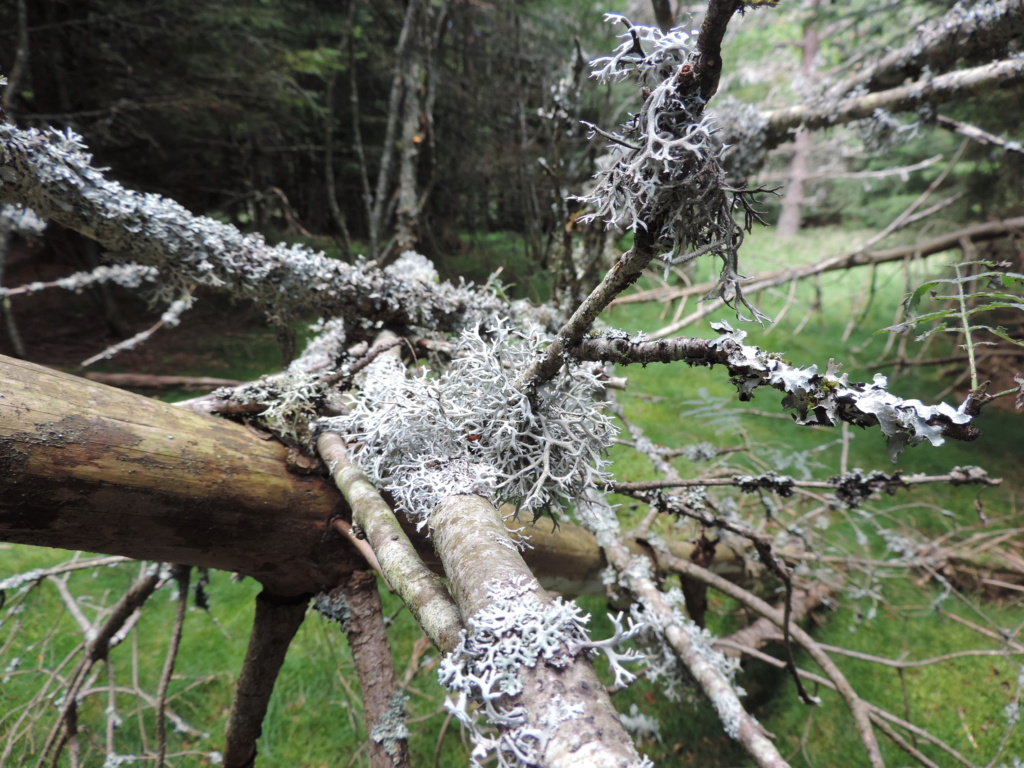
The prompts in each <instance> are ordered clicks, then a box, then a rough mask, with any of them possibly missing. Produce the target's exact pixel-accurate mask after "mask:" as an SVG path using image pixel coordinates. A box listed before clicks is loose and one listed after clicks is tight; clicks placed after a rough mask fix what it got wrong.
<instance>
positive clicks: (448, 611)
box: [317, 432, 463, 653]
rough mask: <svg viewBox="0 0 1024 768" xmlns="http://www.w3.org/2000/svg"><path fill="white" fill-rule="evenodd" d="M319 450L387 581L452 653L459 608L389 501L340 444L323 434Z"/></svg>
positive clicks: (438, 642)
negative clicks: (398, 518) (403, 526)
mask: <svg viewBox="0 0 1024 768" xmlns="http://www.w3.org/2000/svg"><path fill="white" fill-rule="evenodd" d="M317 450H318V451H319V452H320V455H321V456H322V457H323V460H324V462H325V463H326V464H327V466H328V467H330V470H331V476H332V477H333V478H334V482H335V483H337V485H338V488H339V489H340V490H341V492H342V494H343V495H344V496H345V499H346V500H347V501H348V503H349V505H350V506H351V507H352V521H353V522H354V523H355V524H356V525H357V526H359V528H360V529H361V531H362V533H363V535H364V536H365V537H366V540H367V541H368V543H369V544H370V547H372V548H373V551H374V553H375V554H376V555H377V560H378V561H379V562H380V567H381V570H382V572H383V573H384V576H385V578H386V579H387V580H388V583H389V584H391V585H392V587H393V588H394V589H395V590H397V592H398V595H399V597H401V598H402V602H404V603H405V604H406V605H407V606H408V607H409V610H410V611H412V614H413V616H415V617H416V621H417V622H419V624H420V626H421V627H423V629H424V631H425V632H426V633H427V636H428V637H430V639H431V641H432V642H433V643H434V645H435V646H436V647H437V648H438V649H440V650H441V651H444V652H446V653H447V652H448V651H451V650H452V649H453V648H454V647H455V645H456V643H457V642H458V635H459V632H460V631H461V630H462V628H463V624H462V618H461V617H460V616H459V611H458V608H456V606H455V603H453V602H452V598H451V596H450V595H449V594H448V590H447V589H445V587H444V584H442V583H441V579H440V578H438V577H437V575H436V574H434V573H432V572H431V571H430V570H429V569H428V568H427V567H426V566H425V565H424V564H423V561H422V560H420V557H419V555H418V554H417V553H416V550H415V548H413V546H412V542H410V541H409V537H408V536H407V535H406V533H405V531H404V530H402V526H401V525H399V523H398V520H397V519H396V518H395V515H394V513H393V512H392V511H391V508H390V507H389V506H388V504H387V502H386V501H384V499H382V498H381V496H380V494H379V493H378V492H377V489H376V488H374V487H373V485H371V484H370V481H369V480H367V479H366V476H365V475H364V474H363V473H362V472H361V471H360V470H359V469H358V467H356V466H355V465H354V464H353V463H352V461H351V459H350V458H349V456H348V449H347V448H346V446H345V443H344V441H343V440H342V439H341V437H339V436H338V435H336V434H333V433H331V432H324V433H322V434H321V435H320V436H319V437H318V438H317Z"/></svg>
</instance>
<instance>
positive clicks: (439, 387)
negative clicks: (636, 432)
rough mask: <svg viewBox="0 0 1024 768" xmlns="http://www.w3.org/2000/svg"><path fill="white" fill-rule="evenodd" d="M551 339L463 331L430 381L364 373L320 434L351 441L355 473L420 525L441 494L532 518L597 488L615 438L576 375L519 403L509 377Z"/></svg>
mask: <svg viewBox="0 0 1024 768" xmlns="http://www.w3.org/2000/svg"><path fill="white" fill-rule="evenodd" d="M549 340H550V337H549V336H547V335H546V334H545V333H544V332H543V331H542V330H540V329H539V328H537V327H532V328H529V329H528V330H526V331H518V330H514V329H512V328H510V327H509V325H508V324H507V323H504V322H498V323H495V324H493V325H490V326H487V327H486V328H478V329H473V330H467V331H465V332H464V333H463V334H462V336H461V337H460V339H459V341H458V344H457V345H456V349H455V351H454V360H453V362H452V364H451V366H450V367H449V368H447V369H446V370H445V371H444V372H443V373H441V374H440V375H435V374H434V373H433V372H432V371H428V370H426V369H420V370H418V371H415V372H413V373H412V374H411V375H410V374H407V372H406V370H405V368H404V366H402V365H401V364H400V363H399V362H398V361H397V360H394V359H392V358H381V359H378V360H376V361H374V362H373V363H372V364H371V365H370V366H368V368H367V371H366V376H365V379H364V381H363V383H362V390H361V392H360V394H359V395H357V396H353V397H352V400H351V410H350V412H349V413H348V414H347V415H345V416H342V417H337V418H334V419H326V420H323V421H322V422H321V425H320V427H321V428H324V429H331V430H336V431H340V432H342V433H344V434H345V435H346V440H348V441H349V442H351V443H358V444H359V445H360V449H359V451H358V453H357V454H356V458H357V461H358V463H359V465H360V467H361V468H362V469H363V470H364V471H365V472H366V473H367V475H368V476H369V477H370V479H371V480H372V481H373V482H374V483H375V484H378V485H379V486H385V487H387V488H389V490H391V491H392V493H394V494H395V498H396V500H397V502H398V503H399V505H400V506H401V507H402V508H403V510H404V511H405V512H406V513H408V514H409V515H411V516H412V517H413V518H415V519H418V520H421V521H423V520H425V519H426V516H427V514H429V512H430V511H431V510H432V509H433V508H434V507H435V506H436V505H437V504H438V503H439V502H440V501H441V499H443V498H445V497H446V496H450V495H454V494H479V495H481V496H484V497H487V498H490V499H491V500H492V501H494V502H496V503H497V502H505V501H511V502H514V503H515V504H516V505H517V507H518V508H519V509H522V510H526V511H529V512H531V513H534V514H538V513H540V512H541V511H544V510H550V509H551V508H553V507H554V508H557V507H561V506H563V505H565V504H566V503H568V502H570V501H572V500H575V499H577V498H578V497H579V496H580V494H581V493H582V492H583V491H584V490H585V489H586V488H588V487H592V486H594V485H595V484H597V483H599V482H602V481H603V480H605V479H606V477H607V474H606V466H607V461H606V459H605V457H604V452H605V450H606V449H607V448H608V446H609V445H610V443H611V439H612V437H613V436H614V433H615V431H614V428H613V426H612V424H611V422H610V420H609V419H608V418H607V416H605V414H604V413H602V412H601V408H600V405H599V404H598V403H597V402H595V400H594V397H593V392H594V390H595V389H597V388H598V386H599V383H598V381H597V379H596V377H595V376H594V374H593V373H592V372H591V371H589V370H588V369H587V368H586V367H585V366H579V365H576V366H572V367H566V368H563V369H562V371H560V373H559V374H558V376H556V377H555V379H554V380H552V381H551V382H549V383H547V384H544V385H542V386H541V387H539V388H538V389H537V390H536V392H534V393H530V394H527V393H525V392H523V391H521V390H519V389H518V388H517V387H516V386H515V377H516V376H517V374H518V372H519V371H520V370H522V369H523V368H524V367H526V366H527V365H528V363H529V362H531V361H532V360H533V359H535V356H536V355H537V354H538V353H539V351H540V349H541V348H542V346H543V345H545V344H546V343H547V342H548V341H549Z"/></svg>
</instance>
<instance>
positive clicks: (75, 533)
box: [0, 356, 749, 595]
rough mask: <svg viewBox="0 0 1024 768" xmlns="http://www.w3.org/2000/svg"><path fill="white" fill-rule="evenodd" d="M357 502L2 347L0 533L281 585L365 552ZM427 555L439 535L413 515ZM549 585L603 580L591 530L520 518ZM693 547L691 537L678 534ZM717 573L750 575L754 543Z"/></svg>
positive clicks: (258, 446) (247, 439) (187, 419)
mask: <svg viewBox="0 0 1024 768" xmlns="http://www.w3.org/2000/svg"><path fill="white" fill-rule="evenodd" d="M338 517H343V518H344V519H346V520H348V519H350V518H349V510H348V508H347V506H346V504H345V503H344V501H343V500H342V498H341V496H340V494H339V493H338V491H337V489H336V488H335V487H334V486H333V484H331V483H330V481H329V480H327V479H325V478H321V477H318V476H315V475H296V474H292V473H290V472H289V471H288V470H287V449H286V448H285V447H284V446H283V445H281V444H280V443H277V442H276V441H272V440H264V439H262V438H261V437H260V436H259V435H257V434H256V433H254V432H253V431H251V430H249V429H247V428H246V427H244V426H242V425H240V424H236V423H234V422H232V421H228V420H226V419H217V418H213V417H210V416H205V415H200V414H197V413H193V412H191V411H187V410H185V409H183V408H177V407H174V406H172V405H168V404H167V403H162V402H159V401H157V400H151V399H149V398H146V397H143V396H141V395H137V394H133V393H131V392H126V391H124V390H120V389H115V388H113V387H108V386H105V385H103V384H99V383H96V382H92V381H88V380H86V379H81V378H78V377H76V376H72V375H70V374H67V373H61V372H59V371H54V370H51V369H49V368H44V367H42V366H39V365H35V364H33V363H27V362H24V361H20V360H15V359H13V358H9V357H3V356H0V541H10V542H15V543H19V544H31V545H35V546H42V547H55V548H60V549H72V550H76V549H81V550H85V551H88V552H100V553H104V554H114V555H122V556H125V557H132V558H135V559H139V560H156V561H160V562H172V563H182V564H185V565H194V566H197V567H204V568H218V569H220V570H227V571H234V572H237V573H241V574H244V575H246V576H252V577H253V578H255V579H257V580H258V581H260V582H262V583H263V584H264V585H265V586H266V587H267V588H268V589H270V590H271V591H273V592H274V593H275V594H279V595H297V594H304V593H308V592H317V591H319V590H321V589H323V588H325V587H327V588H331V587H334V586H336V585H337V584H339V583H340V582H341V580H342V579H343V578H344V577H346V576H347V575H348V574H349V573H351V572H352V571H353V570H355V569H363V568H365V563H364V561H363V558H362V556H361V555H359V554H358V553H357V552H355V551H354V550H353V549H352V548H351V547H350V546H349V544H348V543H347V542H346V541H345V540H344V539H343V537H342V536H341V535H339V534H337V533H336V532H334V531H333V530H332V526H331V524H330V523H331V520H332V519H335V518H338ZM402 522H403V525H405V527H406V531H407V533H409V534H410V538H411V539H412V541H413V544H414V545H416V547H417V550H418V551H419V553H420V556H421V557H422V558H423V559H424V562H425V563H426V564H427V565H428V566H429V567H430V568H431V569H433V570H434V571H435V572H438V573H440V572H441V564H440V560H439V559H438V557H437V555H436V554H435V553H434V551H433V547H432V546H431V545H430V543H429V542H428V541H426V539H425V538H424V537H423V536H421V535H418V534H416V532H415V526H413V525H410V524H407V523H406V522H405V521H402ZM507 525H508V527H509V528H510V529H513V530H517V531H518V532H519V533H520V534H521V535H524V536H528V537H529V539H530V545H531V549H529V550H527V552H526V553H525V557H526V560H527V562H528V563H529V565H530V567H531V568H532V569H533V571H534V573H536V574H537V575H538V577H539V578H540V579H541V580H542V582H543V584H544V586H545V587H546V588H548V589H552V590H554V591H556V592H561V593H563V594H583V593H589V594H603V593H604V586H603V584H602V582H601V571H602V569H604V568H605V566H606V565H607V563H606V562H605V560H604V557H603V556H602V554H601V551H600V549H599V548H598V546H597V542H596V540H595V539H594V537H593V535H592V534H590V533H588V532H587V531H585V530H583V529H582V528H579V527H578V526H575V525H572V524H570V523H562V524H560V525H559V526H558V528H554V526H553V525H552V523H551V522H550V521H545V520H541V521H538V522H537V523H536V524H534V523H530V522H527V521H526V520H509V521H508V523H507ZM670 548H671V551H672V553H673V554H674V555H675V556H677V557H680V558H688V557H689V555H690V552H691V550H692V546H691V545H690V544H689V543H688V542H672V543H671V544H670ZM719 554H720V557H719V559H718V561H716V563H715V566H714V567H715V570H716V572H717V573H719V574H721V575H723V576H725V577H726V578H730V579H734V580H737V581H743V580H744V579H745V578H746V577H747V576H748V575H749V574H748V568H747V565H748V564H747V563H746V562H745V559H744V556H743V553H742V552H732V551H726V552H724V553H722V552H720V553H719Z"/></svg>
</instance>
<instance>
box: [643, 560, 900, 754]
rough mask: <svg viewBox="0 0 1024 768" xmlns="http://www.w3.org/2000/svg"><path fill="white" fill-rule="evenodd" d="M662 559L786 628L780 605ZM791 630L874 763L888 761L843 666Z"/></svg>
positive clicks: (697, 568)
mask: <svg viewBox="0 0 1024 768" xmlns="http://www.w3.org/2000/svg"><path fill="white" fill-rule="evenodd" d="M659 563H660V564H661V565H664V566H665V567H666V568H670V569H671V570H673V571H675V572H677V573H681V574H685V575H686V576H689V577H691V578H694V579H698V580H700V581H702V582H704V583H705V584H707V585H708V586H709V587H711V588H712V589H716V590H718V591H719V592H721V593H722V594H725V595H728V596H729V597H731V598H733V599H735V600H737V601H738V602H740V603H742V604H743V605H745V606H747V607H748V608H750V609H751V610H753V611H756V612H757V613H758V614H760V615H761V616H764V617H765V618H767V619H768V620H769V621H771V622H772V623H773V624H774V625H775V626H777V627H779V628H781V629H783V630H785V629H786V628H787V624H786V621H785V615H784V613H783V612H782V611H780V610H778V609H777V608H773V607H772V606H771V605H769V604H768V603H766V602H764V601H763V600H761V599H760V598H758V597H755V596H754V595H752V594H751V593H750V592H748V591H747V590H745V589H742V588H737V587H736V586H735V585H734V584H731V583H730V582H727V581H725V579H722V578H720V577H718V576H716V575H715V574H713V573H711V572H710V571H708V570H707V569H706V568H701V567H700V566H699V565H695V564H694V563H690V562H686V561H685V560H678V559H677V558H673V557H671V556H667V557H666V556H661V557H659ZM788 630H789V633H790V634H791V635H792V637H793V639H794V640H796V642H797V643H799V644H800V646H801V647H803V649H804V650H805V651H807V652H808V654H810V656H811V658H813V659H814V661H815V662H817V664H818V666H820V667H821V668H822V670H824V672H825V674H826V675H827V676H828V678H829V680H831V681H832V682H833V683H834V685H835V688H836V690H838V691H839V693H840V695H841V696H842V697H843V699H844V700H845V701H846V705H847V707H849V709H850V713H851V714H852V715H853V719H854V721H855V723H856V725H857V731H858V733H859V735H860V738H861V741H862V742H863V743H864V747H865V749H866V750H867V752H868V755H869V757H870V759H871V764H872V765H873V766H882V765H884V764H883V762H882V755H881V752H879V750H878V742H877V741H876V740H875V736H874V733H873V732H872V729H871V721H870V712H869V709H868V707H867V705H866V704H865V702H864V700H863V699H861V698H860V696H858V695H857V692H856V691H855V690H854V689H853V686H851V685H850V683H849V681H847V679H846V677H845V676H844V675H843V673H842V672H840V670H839V667H837V666H836V665H835V662H833V661H832V659H830V658H829V656H828V654H827V653H825V651H824V650H822V648H821V646H819V645H818V644H817V643H816V642H815V641H814V639H813V638H812V637H811V636H810V635H808V634H807V633H806V632H804V631H803V630H802V629H800V627H798V626H795V625H794V626H789V627H788Z"/></svg>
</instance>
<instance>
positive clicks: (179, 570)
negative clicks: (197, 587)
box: [156, 565, 192, 768]
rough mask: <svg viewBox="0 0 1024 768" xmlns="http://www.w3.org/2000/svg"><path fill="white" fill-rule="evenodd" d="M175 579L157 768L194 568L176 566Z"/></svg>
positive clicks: (160, 694) (160, 693) (159, 704)
mask: <svg viewBox="0 0 1024 768" xmlns="http://www.w3.org/2000/svg"><path fill="white" fill-rule="evenodd" d="M171 571H172V574H173V576H174V579H175V580H176V581H177V582H178V607H177V610H176V611H175V614H174V627H173V628H172V629H171V640H170V644H169V645H168V647H167V658H166V660H165V661H164V669H163V672H162V673H161V674H160V687H159V688H158V690H157V694H156V743H157V747H156V768H163V766H164V760H165V759H166V757H167V723H166V722H165V721H164V715H165V714H166V711H167V688H168V686H170V684H171V674H173V672H174V662H175V660H176V659H177V657H178V647H179V646H180V645H181V632H182V628H183V627H184V625H185V610H186V609H187V608H188V585H189V578H190V577H191V575H192V566H189V565H175V566H173V567H172V569H171Z"/></svg>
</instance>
